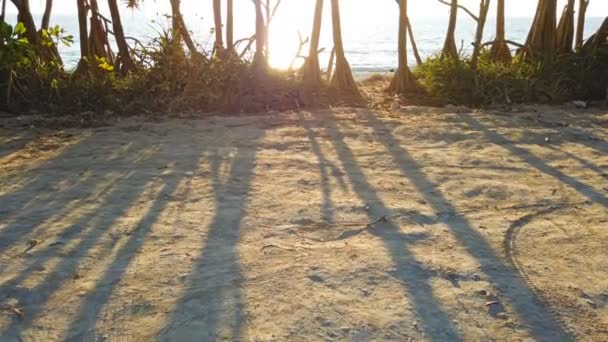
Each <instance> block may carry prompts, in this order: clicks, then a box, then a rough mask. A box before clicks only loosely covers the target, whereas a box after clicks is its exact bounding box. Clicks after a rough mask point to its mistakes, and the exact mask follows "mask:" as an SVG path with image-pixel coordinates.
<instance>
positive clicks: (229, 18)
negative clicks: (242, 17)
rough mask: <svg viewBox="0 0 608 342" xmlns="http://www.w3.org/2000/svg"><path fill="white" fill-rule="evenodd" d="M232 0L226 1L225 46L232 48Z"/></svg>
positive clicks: (230, 49) (231, 49)
mask: <svg viewBox="0 0 608 342" xmlns="http://www.w3.org/2000/svg"><path fill="white" fill-rule="evenodd" d="M233 8H234V1H233V0H227V1H226V48H227V49H228V50H229V51H233V49H234V9H233Z"/></svg>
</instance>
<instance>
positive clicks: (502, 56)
mask: <svg viewBox="0 0 608 342" xmlns="http://www.w3.org/2000/svg"><path fill="white" fill-rule="evenodd" d="M490 58H491V59H492V60H493V61H495V62H501V63H511V51H510V50H509V46H508V45H507V42H506V37H505V0H498V4H497V7H496V37H495V38H494V43H493V44H492V48H491V49H490Z"/></svg>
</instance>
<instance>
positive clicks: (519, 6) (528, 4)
mask: <svg viewBox="0 0 608 342" xmlns="http://www.w3.org/2000/svg"><path fill="white" fill-rule="evenodd" d="M99 2H100V4H102V3H105V1H103V0H102V1H99ZM327 2H328V1H327ZM460 2H461V3H462V4H463V5H466V6H468V7H469V8H470V9H471V10H473V11H476V9H477V8H478V6H479V1H477V0H461V1H460ZM565 2H566V0H559V1H558V4H559V7H558V8H561V7H562V6H563V5H564V4H565ZM44 3H45V1H44V0H30V4H31V7H32V11H33V12H34V13H35V14H39V13H42V11H43V9H44ZM250 3H251V1H250V0H235V6H236V8H237V9H238V8H244V7H243V6H245V7H247V8H249V7H250V6H251V5H250ZM313 3H314V0H283V4H282V5H281V6H282V9H283V10H285V11H288V12H291V13H294V14H295V13H299V12H301V11H302V10H306V12H308V8H312V7H313ZM493 3H494V5H495V4H496V1H493ZM536 3H537V2H536V1H534V0H507V1H506V12H507V16H532V15H533V14H534V10H535V8H536ZM239 5H240V6H239ZM8 7H9V8H8V12H9V13H15V9H14V7H13V6H12V5H10V4H9V6H8ZM75 7H76V6H75V1H73V0H56V1H55V4H54V13H55V14H75V13H76V8H75ZM341 7H342V9H343V11H345V12H351V11H352V12H354V13H358V14H367V15H374V14H380V13H382V12H385V11H387V10H394V0H342V1H341ZM182 8H183V9H184V11H190V12H196V13H198V14H200V15H201V16H202V15H203V14H207V16H208V15H209V14H208V13H209V12H210V11H211V0H182ZM169 9H170V6H169V1H168V0H145V2H144V5H143V8H142V11H143V12H145V13H146V14H148V15H154V14H156V13H157V12H160V13H163V12H169ZM409 11H410V15H411V16H424V17H433V16H443V15H444V13H445V11H446V6H445V5H442V4H440V3H438V2H437V1H434V0H410V1H409ZM588 14H589V16H596V17H605V16H608V1H607V0H591V3H590V5H589V9H588ZM345 15H346V13H345Z"/></svg>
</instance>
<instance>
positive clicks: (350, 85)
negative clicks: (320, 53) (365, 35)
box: [331, 0, 360, 95]
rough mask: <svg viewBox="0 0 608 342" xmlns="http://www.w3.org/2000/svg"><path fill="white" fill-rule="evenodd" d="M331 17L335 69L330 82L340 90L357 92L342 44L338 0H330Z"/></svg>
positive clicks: (356, 93) (357, 93)
mask: <svg viewBox="0 0 608 342" xmlns="http://www.w3.org/2000/svg"><path fill="white" fill-rule="evenodd" d="M331 19H332V26H333V36H334V47H335V49H336V71H335V72H334V75H333V77H332V80H331V84H332V85H333V86H334V87H336V88H337V89H338V90H340V91H344V92H348V93H352V94H355V95H360V94H359V89H357V84H356V83H355V79H354V78H353V73H352V71H351V69H350V65H348V61H347V60H346V55H345V53H344V45H343V44H342V27H341V23H340V4H339V2H338V0H331Z"/></svg>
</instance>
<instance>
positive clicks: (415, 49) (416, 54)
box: [407, 18, 422, 65]
mask: <svg viewBox="0 0 608 342" xmlns="http://www.w3.org/2000/svg"><path fill="white" fill-rule="evenodd" d="M407 33H408V35H409V36H410V41H411V42H412V50H413V52H414V57H415V58H416V64H418V65H421V64H422V58H420V53H419V52H418V46H417V45H416V40H415V39H414V31H413V30H412V22H411V21H410V19H409V18H407Z"/></svg>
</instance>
